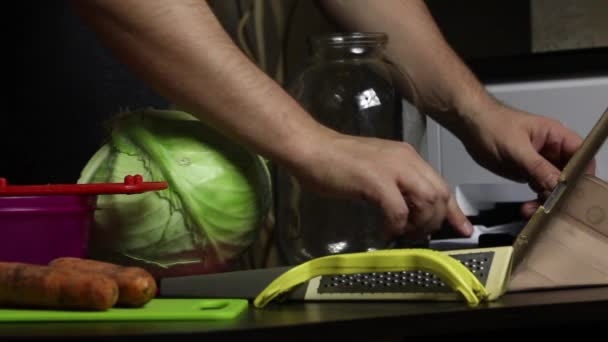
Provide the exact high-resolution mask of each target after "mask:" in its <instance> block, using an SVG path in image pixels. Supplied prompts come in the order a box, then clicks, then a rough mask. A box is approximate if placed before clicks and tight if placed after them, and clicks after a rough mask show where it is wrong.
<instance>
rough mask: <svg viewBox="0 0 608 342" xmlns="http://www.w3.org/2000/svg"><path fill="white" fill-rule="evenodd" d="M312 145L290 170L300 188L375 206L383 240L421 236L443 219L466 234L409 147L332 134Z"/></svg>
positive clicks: (441, 188)
mask: <svg viewBox="0 0 608 342" xmlns="http://www.w3.org/2000/svg"><path fill="white" fill-rule="evenodd" d="M317 142H318V143H317V144H316V145H315V146H316V148H315V147H313V149H312V150H311V151H310V153H308V154H307V155H308V156H309V157H307V158H306V160H304V161H303V162H302V163H301V164H299V165H298V166H297V167H295V168H293V169H292V170H291V171H292V173H293V174H294V175H295V176H296V177H297V178H298V179H299V181H300V182H301V183H302V185H304V186H307V187H309V188H312V189H313V190H316V191H318V192H320V193H322V194H326V195H329V196H338V197H344V198H363V199H366V200H369V201H371V202H372V203H375V204H377V205H378V206H379V207H380V208H381V209H382V210H383V212H384V214H385V218H386V232H387V233H388V235H389V236H390V235H393V236H395V235H405V236H407V237H412V238H419V237H423V236H427V235H429V234H430V233H432V232H434V231H436V230H438V229H439V228H440V227H441V225H442V223H443V222H444V221H446V220H447V222H448V223H449V224H450V225H451V226H452V227H453V228H454V230H455V231H456V232H458V233H460V234H461V235H463V236H469V235H470V234H471V233H472V229H473V227H472V226H471V224H470V222H469V220H468V219H467V218H466V216H465V215H464V214H463V213H462V211H461V210H460V208H459V207H458V205H457V204H456V201H455V199H454V197H453V196H452V195H451V193H450V191H449V188H448V186H447V185H446V183H445V182H444V181H443V179H442V178H441V177H440V176H439V175H438V174H437V173H436V172H435V171H434V170H433V169H432V168H431V166H430V165H428V164H427V163H426V162H425V161H424V160H423V159H422V158H421V157H420V156H419V155H418V153H417V152H416V150H415V149H414V148H413V147H411V146H410V145H408V144H406V143H402V142H396V141H388V140H381V139H374V138H362V137H352V136H347V135H342V134H337V133H335V134H330V135H326V136H325V137H323V138H322V140H318V141H317Z"/></svg>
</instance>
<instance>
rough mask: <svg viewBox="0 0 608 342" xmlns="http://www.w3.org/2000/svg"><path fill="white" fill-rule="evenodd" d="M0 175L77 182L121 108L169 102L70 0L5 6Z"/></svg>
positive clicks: (18, 181)
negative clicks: (110, 47) (140, 77)
mask: <svg viewBox="0 0 608 342" xmlns="http://www.w3.org/2000/svg"><path fill="white" fill-rule="evenodd" d="M1 13H2V14H1V15H2V21H3V26H4V30H3V34H4V37H5V40H4V47H3V54H2V56H3V57H2V60H3V62H2V66H1V67H2V68H3V75H4V77H3V79H2V80H3V83H4V87H3V88H4V89H3V90H2V92H0V94H1V97H0V99H1V103H2V106H1V107H0V118H1V121H0V148H1V149H2V157H1V158H0V177H6V178H7V179H8V181H9V183H14V184H28V183H36V184H40V183H74V182H76V180H77V179H78V177H79V174H80V171H81V169H82V167H83V166H84V165H85V164H86V162H87V161H88V159H89V158H90V157H91V156H92V154H93V153H95V151H96V150H97V149H98V148H99V147H100V146H101V144H102V143H103V140H104V137H105V131H104V129H103V124H104V122H105V121H106V120H107V119H108V118H110V117H111V116H112V115H113V114H114V113H116V112H118V111H119V110H121V109H125V108H138V107H144V106H155V107H160V108H163V107H166V106H167V103H166V101H165V100H164V99H162V98H161V97H160V96H158V95H157V94H155V93H154V92H153V91H151V90H150V89H149V88H147V87H146V86H145V85H144V84H143V83H142V82H140V81H139V80H138V79H137V78H135V77H134V76H133V75H132V74H131V73H130V72H129V71H128V70H127V69H126V68H125V67H124V66H123V65H121V64H120V63H119V62H117V61H116V59H114V58H113V57H112V56H111V54H110V53H109V52H108V51H107V50H106V49H105V48H103V47H102V46H101V45H100V44H99V43H98V41H97V40H96V37H95V36H94V35H93V33H92V32H91V31H90V30H89V29H88V28H86V27H85V26H84V25H83V24H82V23H81V22H80V20H79V18H78V17H77V16H76V14H75V13H73V11H72V9H71V7H70V6H69V4H68V2H67V1H64V0H52V1H35V0H20V1H16V2H14V3H13V4H12V6H11V8H10V10H9V9H8V8H5V9H4V10H3V11H2V12H1Z"/></svg>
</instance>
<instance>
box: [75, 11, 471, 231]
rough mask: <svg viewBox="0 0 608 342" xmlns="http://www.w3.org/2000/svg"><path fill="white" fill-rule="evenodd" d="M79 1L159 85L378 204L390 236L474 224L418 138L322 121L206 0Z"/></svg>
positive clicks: (326, 184)
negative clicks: (377, 135)
mask: <svg viewBox="0 0 608 342" xmlns="http://www.w3.org/2000/svg"><path fill="white" fill-rule="evenodd" d="M73 3H74V5H75V6H76V7H77V9H78V11H79V13H80V14H81V16H82V17H83V18H84V19H85V21H87V22H88V23H89V24H90V25H91V26H92V27H93V28H94V29H95V31H96V32H97V33H98V35H99V36H100V37H101V39H102V40H103V41H104V42H105V43H106V45H107V46H109V47H110V48H111V49H112V50H113V51H114V53H116V54H117V55H118V56H119V57H120V58H121V59H122V60H123V61H124V62H125V63H126V64H127V65H129V66H130V67H131V68H132V69H133V70H135V71H136V72H137V74H138V75H139V76H140V77H141V78H142V79H143V80H145V81H146V82H147V83H148V84H149V85H151V86H152V87H154V88H155V89H156V90H157V91H158V92H159V93H160V94H162V95H164V96H165V97H167V98H168V99H170V100H171V101H173V102H174V103H176V104H177V105H179V106H180V107H181V108H184V109H186V110H188V111H189V112H191V113H192V114H194V115H197V116H198V118H199V119H200V120H201V121H204V122H207V123H208V124H210V125H211V126H213V127H215V128H216V129H218V130H219V131H221V132H223V133H224V134H226V135H229V136H231V137H232V138H233V139H235V140H237V141H239V142H241V143H243V144H245V145H247V146H249V147H251V148H252V149H253V150H254V151H255V152H257V153H260V154H262V155H265V156H266V157H268V158H270V159H272V160H274V161H275V162H277V163H279V164H282V165H283V166H285V167H286V168H287V169H288V170H290V171H291V173H292V174H293V175H294V176H296V177H297V178H298V179H299V181H300V182H301V183H302V184H304V185H305V186H307V187H309V188H310V189H313V190H316V191H318V192H319V193H322V194H326V195H330V196H334V197H346V198H355V199H360V198H364V199H367V200H369V201H371V202H372V203H374V204H376V205H377V206H378V207H380V208H381V209H382V210H383V211H384V216H385V218H386V228H387V233H388V235H393V234H412V235H414V236H418V235H420V234H424V235H426V234H428V233H429V232H431V231H433V230H436V229H438V228H439V227H440V226H441V223H442V222H443V221H444V220H446V219H447V221H449V222H450V223H451V224H452V225H453V226H454V228H455V229H456V230H457V231H459V232H461V233H462V234H470V233H471V231H472V227H471V224H470V222H468V220H467V218H466V217H465V216H464V214H463V213H462V211H460V209H459V208H458V206H457V205H456V203H455V201H454V199H453V197H452V196H451V194H450V193H449V190H448V188H447V186H446V184H445V183H444V182H443V180H442V179H441V178H440V177H439V176H438V175H437V174H436V173H435V172H434V171H433V169H432V168H431V167H430V166H429V165H428V164H426V163H425V162H424V160H423V159H422V158H421V157H420V156H419V155H418V154H417V153H416V151H415V150H414V149H413V148H411V146H408V145H407V144H405V143H401V142H395V141H386V140H380V139H371V138H360V137H352V136H348V135H343V134H339V133H338V132H335V131H333V130H331V129H329V128H327V127H325V126H322V125H320V124H318V123H317V122H316V121H315V120H314V119H313V118H312V116H310V115H309V114H308V113H307V112H306V111H305V110H304V109H303V108H301V107H300V106H299V105H298V104H297V103H296V101H295V100H294V99H292V98H291V97H290V96H289V95H288V94H286V93H285V92H284V91H283V89H282V88H281V87H280V86H279V85H278V84H276V83H275V82H274V81H273V80H271V79H270V78H269V77H267V76H266V75H265V74H264V73H263V72H262V71H261V70H259V69H257V67H256V66H255V65H253V64H252V63H251V62H250V61H249V60H248V59H247V58H246V57H245V56H244V55H243V54H242V53H241V52H240V50H239V49H238V48H237V47H236V45H235V44H234V43H233V42H232V41H231V39H230V38H229V36H228V35H227V34H226V33H225V32H224V31H223V28H222V27H221V26H220V24H219V23H218V21H217V19H216V18H215V16H214V15H213V13H212V12H211V10H210V8H209V7H208V5H207V4H206V3H205V1H203V0H171V1H167V0H145V1H144V0H90V1H74V2H73Z"/></svg>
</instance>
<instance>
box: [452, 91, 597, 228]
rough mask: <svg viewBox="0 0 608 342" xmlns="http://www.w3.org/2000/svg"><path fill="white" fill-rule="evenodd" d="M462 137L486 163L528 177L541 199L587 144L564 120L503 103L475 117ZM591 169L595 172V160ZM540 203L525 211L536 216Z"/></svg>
mask: <svg viewBox="0 0 608 342" xmlns="http://www.w3.org/2000/svg"><path fill="white" fill-rule="evenodd" d="M460 138H461V140H462V141H463V142H464V144H465V146H466V148H467V150H468V151H469V153H470V154H471V155H472V156H473V158H474V159H475V160H476V161H477V162H478V163H479V164H480V165H482V166H484V167H485V168H487V169H489V170H490V171H493V172H495V173H496V174H498V175H501V176H503V177H506V178H509V179H512V180H515V181H520V182H527V183H528V184H529V185H530V187H531V188H532V189H533V190H534V191H536V192H537V193H538V194H539V197H541V198H543V197H546V195H547V194H548V193H549V192H550V191H551V190H553V188H554V187H555V186H556V185H557V182H558V179H559V175H560V172H561V169H563V167H564V166H565V165H566V163H567V162H568V160H569V159H570V157H572V155H573V154H574V153H575V152H576V150H577V149H578V148H579V146H580V145H581V143H582V139H581V137H580V136H578V135H577V134H576V133H574V132H573V131H572V130H570V129H568V128H567V127H565V126H564V125H562V124H561V123H560V122H559V121H556V120H554V119H550V118H546V117H543V116H539V115H533V114H529V113H525V112H521V111H517V110H515V109H512V108H509V107H506V106H503V105H501V104H498V103H494V104H493V105H491V106H490V107H489V108H487V109H485V110H484V111H482V112H480V113H479V114H476V115H473V116H471V120H470V121H469V123H468V129H467V130H464V131H462V134H460ZM587 172H588V173H595V162H592V163H591V164H590V165H589V166H588V170H587ZM538 204H539V203H538V202H536V201H534V202H530V203H527V204H525V205H524V207H523V208H522V213H523V214H524V216H526V217H529V216H531V215H532V214H533V213H534V211H535V210H536V208H537V207H538Z"/></svg>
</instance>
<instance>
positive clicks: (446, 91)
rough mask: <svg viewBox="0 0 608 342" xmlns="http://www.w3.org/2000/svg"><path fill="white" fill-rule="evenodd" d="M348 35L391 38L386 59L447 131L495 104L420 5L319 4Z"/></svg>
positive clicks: (402, 1) (410, 0)
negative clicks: (350, 32)
mask: <svg viewBox="0 0 608 342" xmlns="http://www.w3.org/2000/svg"><path fill="white" fill-rule="evenodd" d="M319 2H320V3H321V4H322V6H323V7H324V8H325V9H326V10H327V11H328V12H329V13H330V14H331V15H332V16H333V17H335V18H336V19H337V20H338V21H339V22H340V23H341V24H343V25H344V26H345V27H347V28H348V29H350V30H357V31H372V32H376V31H381V32H387V33H388V34H389V44H388V46H387V57H388V58H389V59H390V60H391V62H393V63H394V64H395V65H396V67H397V68H398V69H399V71H400V72H401V73H402V74H403V75H404V79H403V80H402V81H403V82H402V84H403V87H404V88H405V89H404V91H405V93H407V94H410V95H411V97H412V98H413V100H414V102H415V104H416V106H418V107H419V108H420V109H422V110H424V111H426V112H428V114H429V116H431V117H433V119H435V120H437V121H438V122H439V123H441V124H442V125H444V126H446V128H448V129H453V128H456V127H454V126H455V125H459V124H460V123H462V122H463V121H464V120H469V117H468V116H470V115H473V113H477V112H479V111H480V108H485V107H487V106H488V105H490V104H491V103H492V102H493V99H492V98H490V97H489V96H488V94H487V93H486V91H485V89H484V88H483V86H482V85H481V84H480V82H479V81H478V80H477V79H476V77H475V76H474V75H473V74H472V73H471V71H470V70H469V69H468V68H467V67H466V66H465V65H464V64H463V63H462V61H461V60H460V58H459V57H458V56H457V55H456V53H455V52H454V51H453V50H452V49H451V48H450V46H449V45H448V44H447V42H446V41H445V39H444V38H443V35H442V34H441V32H440V31H439V28H438V27H437V25H436V24H435V21H434V20H433V17H432V16H431V14H430V13H429V11H428V9H427V7H426V5H425V4H424V1H421V0H383V1H373V0H320V1H319Z"/></svg>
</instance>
